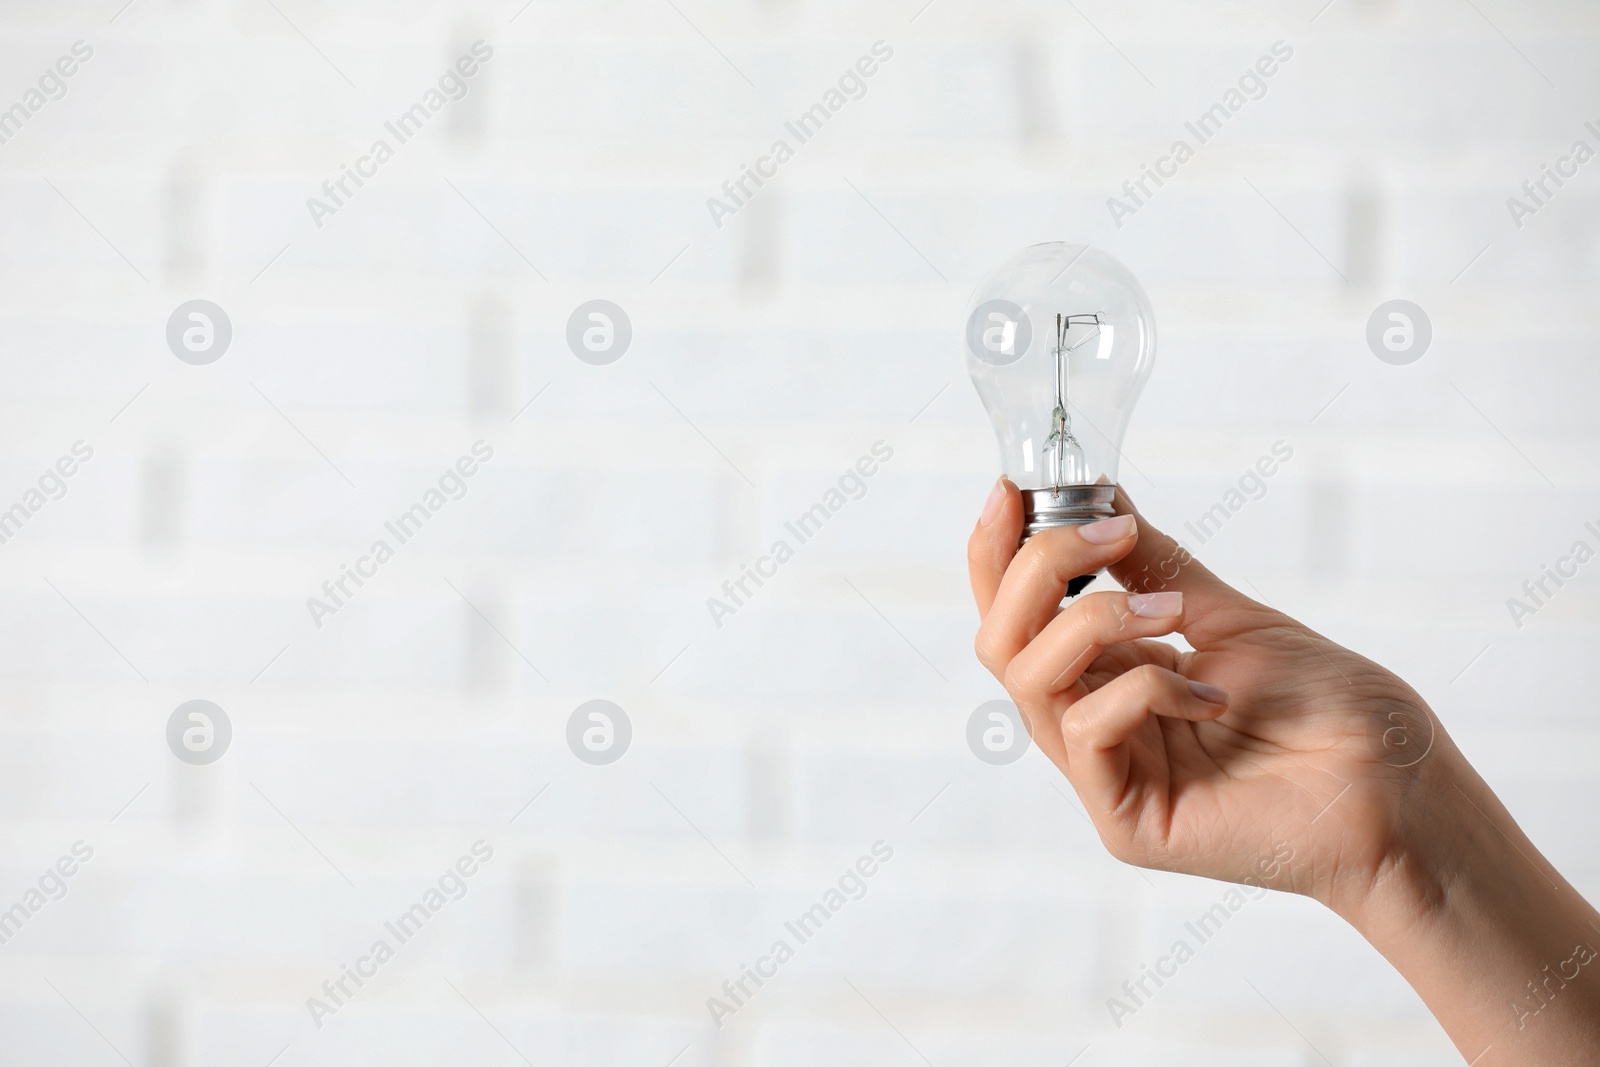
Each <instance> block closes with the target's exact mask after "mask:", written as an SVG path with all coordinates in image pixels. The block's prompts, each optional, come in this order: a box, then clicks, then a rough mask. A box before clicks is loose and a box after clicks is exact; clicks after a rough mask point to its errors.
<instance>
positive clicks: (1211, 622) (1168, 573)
mask: <svg viewBox="0 0 1600 1067" xmlns="http://www.w3.org/2000/svg"><path fill="white" fill-rule="evenodd" d="M1115 506H1116V511H1117V514H1118V515H1132V516H1133V517H1134V521H1135V522H1137V523H1138V526H1139V539H1138V541H1137V542H1135V544H1134V548H1133V551H1132V552H1129V553H1128V554H1127V555H1126V556H1124V557H1122V559H1120V560H1118V561H1117V562H1116V563H1113V564H1112V565H1111V566H1110V568H1109V570H1110V571H1111V576H1112V577H1113V578H1115V579H1116V580H1117V581H1118V582H1120V583H1122V587H1123V588H1124V589H1127V590H1129V591H1131V592H1135V593H1158V592H1163V591H1169V590H1170V591H1173V592H1179V593H1182V594H1183V617H1184V625H1183V627H1182V633H1183V635H1184V637H1185V638H1186V639H1187V640H1188V641H1189V643H1190V644H1191V645H1193V646H1195V647H1196V648H1200V647H1202V645H1204V644H1207V643H1209V641H1210V640H1215V639H1217V638H1219V637H1222V636H1226V635H1227V634H1228V633H1232V632H1235V631H1237V630H1239V629H1241V628H1242V627H1241V626H1240V625H1239V624H1238V618H1239V613H1240V612H1241V611H1244V612H1247V613H1253V612H1254V611H1260V612H1270V611H1271V610H1272V609H1270V608H1267V607H1265V606H1263V605H1261V604H1258V603H1256V602H1255V601H1254V600H1251V599H1250V598H1249V597H1247V596H1245V595H1244V594H1243V593H1241V592H1239V591H1238V590H1237V589H1235V588H1233V587H1232V586H1231V585H1229V584H1228V583H1227V582H1224V581H1223V580H1222V579H1221V578H1218V577H1217V576H1216V575H1215V574H1212V573H1211V572H1210V571H1209V570H1207V569H1206V567H1205V565H1204V564H1202V563H1201V562H1200V561H1199V560H1197V559H1195V558H1194V556H1192V555H1190V554H1189V550H1188V549H1187V548H1184V547H1183V546H1182V545H1180V544H1179V543H1178V542H1177V541H1176V540H1175V539H1173V538H1172V537H1171V536H1169V535H1167V534H1165V533H1163V532H1162V531H1160V530H1158V529H1156V528H1155V527H1154V526H1152V525H1150V523H1149V522H1147V521H1146V520H1145V518H1144V516H1143V515H1141V514H1139V509H1138V508H1136V507H1134V506H1133V501H1132V500H1130V499H1129V498H1128V495H1127V493H1126V492H1125V491H1124V490H1123V488H1122V487H1121V486H1120V485H1119V486H1118V487H1117V497H1116V505H1115Z"/></svg>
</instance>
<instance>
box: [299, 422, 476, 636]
mask: <svg viewBox="0 0 1600 1067" xmlns="http://www.w3.org/2000/svg"><path fill="white" fill-rule="evenodd" d="M474 456H475V457H477V458H476V459H474V458H473V457H474ZM493 457H494V446H492V445H490V444H489V443H488V442H487V441H474V442H473V443H472V455H463V456H461V457H459V458H458V459H457V460H456V461H455V464H454V465H453V466H451V467H447V468H446V469H445V472H444V473H443V474H441V475H439V481H438V484H437V486H430V487H429V488H428V489H426V490H425V491H424V492H423V494H422V498H421V499H420V500H418V501H417V502H416V503H415V504H412V505H411V506H410V507H409V508H407V509H406V510H405V511H402V512H401V513H400V515H399V517H398V518H396V519H394V520H393V521H390V522H386V523H384V524H383V528H384V529H385V530H386V531H388V533H389V534H390V536H392V537H393V538H394V541H395V543H394V545H393V546H391V545H390V544H389V542H388V540H386V539H385V538H382V537H380V538H378V539H377V540H376V541H374V542H372V546H371V547H370V548H368V549H367V553H366V555H364V556H361V557H359V558H358V559H357V560H356V562H355V566H354V567H352V566H351V565H350V564H348V563H341V564H340V565H339V574H338V576H337V577H334V578H329V579H328V580H327V581H325V582H323V583H322V595H323V596H324V597H326V598H327V599H326V600H323V599H320V598H318V597H314V596H312V597H306V610H307V611H309V612H311V621H312V622H313V623H315V624H316V627H317V629H319V630H320V629H322V620H323V619H325V618H327V617H328V616H330V615H337V614H338V613H339V609H340V608H343V607H344V606H345V605H346V604H347V603H349V602H350V600H351V598H353V597H354V596H355V595H356V592H358V591H359V590H360V589H361V587H362V586H364V585H366V584H367V581H368V580H370V579H372V578H376V577H377V576H378V568H379V567H381V566H383V565H384V564H385V563H388V562H389V561H390V560H391V559H393V558H394V553H395V548H397V547H399V546H400V545H403V544H405V543H406V542H407V541H409V540H411V539H412V538H413V537H415V536H417V534H419V533H421V532H422V528H423V526H425V525H427V523H428V520H429V519H431V518H433V517H434V516H435V515H437V514H439V512H441V511H443V510H444V506H445V505H446V504H448V503H449V502H450V501H452V500H460V499H461V498H462V497H464V496H466V495H467V488H468V486H467V480H468V479H469V478H471V477H472V476H473V475H474V474H477V473H478V470H479V465H480V463H487V462H489V460H490V459H492V458H493ZM446 494H448V495H446ZM352 582H353V583H355V589H351V588H350V584H351V583H352ZM341 594H343V595H341Z"/></svg>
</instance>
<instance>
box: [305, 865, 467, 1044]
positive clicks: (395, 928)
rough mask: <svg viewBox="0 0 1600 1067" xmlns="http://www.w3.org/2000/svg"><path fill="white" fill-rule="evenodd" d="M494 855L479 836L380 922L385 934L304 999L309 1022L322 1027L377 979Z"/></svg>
mask: <svg viewBox="0 0 1600 1067" xmlns="http://www.w3.org/2000/svg"><path fill="white" fill-rule="evenodd" d="M493 858H494V847H493V846H492V845H490V844H489V843H488V842H486V841H484V840H482V839H481V838H480V839H479V840H477V841H474V842H473V843H472V848H471V849H470V850H469V851H468V852H467V853H464V854H463V855H462V856H461V857H460V858H458V859H457V860H456V861H455V863H453V864H451V865H450V866H449V867H448V868H446V869H445V872H444V873H443V874H441V875H440V876H439V878H438V880H437V881H436V882H435V884H434V885H432V886H430V887H428V889H427V891H426V892H424V893H423V894H422V897H421V899H420V900H418V901H416V903H414V904H412V905H411V907H409V908H407V909H406V910H405V911H403V912H401V913H400V915H399V917H398V918H396V919H394V920H393V921H390V922H386V923H384V924H383V929H384V933H385V934H387V935H388V936H386V937H379V938H378V939H377V940H375V941H374V942H373V943H372V947H371V948H370V949H368V950H367V952H366V954H365V955H363V956H360V957H358V958H357V959H356V961H355V964H354V965H351V964H347V963H341V964H340V965H339V973H338V975H337V976H335V977H333V978H329V979H327V980H326V981H324V982H323V983H322V996H321V997H307V998H306V1010H307V1011H309V1012H310V1013H311V1021H312V1022H314V1023H316V1024H317V1029H318V1030H320V1029H322V1025H323V1022H324V1020H326V1019H327V1017H328V1016H330V1015H337V1014H338V1013H339V1009H340V1008H343V1007H344V1006H345V1005H347V1004H349V1003H350V1001H351V1000H353V999H354V998H355V995H356V994H357V993H358V992H360V991H361V988H362V987H363V986H365V985H366V984H367V982H369V981H371V980H372V979H373V978H376V977H377V975H378V968H380V967H382V966H383V965H384V964H385V963H388V962H389V961H390V960H392V959H394V957H395V952H396V950H397V949H399V947H400V946H401V945H404V944H405V943H406V942H407V941H410V940H411V939H412V938H413V937H416V936H417V934H418V933H419V932H420V931H421V930H422V927H423V925H424V924H425V923H427V921H428V920H429V919H431V918H433V917H434V916H435V915H438V914H439V913H440V912H441V911H443V910H444V909H445V905H447V904H449V903H450V902H452V901H456V900H460V899H461V898H462V897H464V896H466V895H467V880H468V879H469V878H471V877H472V876H473V875H475V874H477V873H478V870H479V869H480V867H481V866H482V865H483V864H485V863H488V862H489V861H490V860H491V859H493ZM391 938H392V939H393V943H392V944H391V942H390V939H391ZM351 986H354V987H355V988H353V989H352V988H351Z"/></svg>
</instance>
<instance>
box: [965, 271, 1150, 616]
mask: <svg viewBox="0 0 1600 1067" xmlns="http://www.w3.org/2000/svg"><path fill="white" fill-rule="evenodd" d="M965 342H966V343H965V346H964V347H965V349H966V357H967V369H968V371H969V372H970V373H971V375H972V384H973V385H974V386H976V387H977V390H978V396H979V398H980V399H981V400H982V401H983V406H984V408H985V410H987V411H988V413H989V420H990V421H991V422H992V423H993V424H994V431H995V437H996V438H997V439H998V441H999V444H1000V468H1001V470H1002V471H1004V473H1005V475H1006V476H1007V477H1008V478H1010V479H1011V480H1012V481H1013V482H1015V483H1016V484H1017V487H1018V488H1020V489H1021V490H1022V507H1023V515H1024V525H1023V531H1022V537H1023V540H1027V539H1028V537H1030V536H1032V535H1033V534H1035V533H1038V532H1039V531H1040V530H1047V529H1050V528H1052V527H1056V526H1076V525H1081V524H1083V523H1089V522H1094V521H1095V520H1096V519H1103V518H1106V517H1108V516H1110V515H1111V514H1112V513H1113V512H1112V498H1113V497H1114V496H1115V494H1116V482H1117V464H1118V461H1119V460H1120V459H1121V458H1122V435H1123V434H1124V433H1125V432H1126V431H1127V428H1128V419H1129V417H1130V416H1131V415H1132V414H1133V405H1134V403H1135V402H1136V401H1137V400H1138V399H1139V392H1140V390H1141V389H1143V388H1144V383H1145V379H1146V378H1148V377H1149V376H1150V367H1151V365H1152V364H1153V363H1154V362H1155V352H1156V323H1155V313H1154V312H1153V311H1152V310H1151V308H1150V301H1149V298H1147V297H1146V296H1145V294H1144V290H1143V289H1142V288H1141V287H1140V286H1139V282H1138V280H1137V279H1135V278H1134V276H1133V275H1132V274H1130V273H1129V272H1128V269H1127V268H1126V267H1124V266H1123V265H1122V264H1121V263H1118V262H1117V261H1116V260H1115V259H1113V258H1112V257H1111V256H1109V255H1107V254H1106V253H1104V252H1102V251H1100V250H1099V249H1097V248H1091V247H1090V246H1088V245H1075V244H1067V243H1065V242H1060V241H1056V242H1051V243H1048V244H1038V245H1033V246H1032V247H1030V248H1025V249H1023V250H1022V251H1021V252H1019V253H1017V254H1016V255H1015V256H1013V257H1011V258H1010V259H1009V260H1007V261H1006V262H1005V263H1003V264H1001V265H1000V266H999V267H997V268H996V269H995V270H993V271H991V272H990V273H989V275H988V276H987V277H985V278H984V279H983V280H982V281H981V282H979V283H978V287H977V289H975V290H974V291H973V294H972V301H971V303H970V304H969V305H968V308H967V327H966V337H965ZM1091 578H1092V576H1088V577H1085V578H1083V579H1079V581H1078V583H1075V584H1076V585H1077V588H1074V589H1069V592H1070V593H1071V594H1073V595H1075V594H1076V593H1077V592H1078V591H1079V590H1080V589H1081V588H1082V586H1084V585H1087V584H1088V582H1089V580H1091Z"/></svg>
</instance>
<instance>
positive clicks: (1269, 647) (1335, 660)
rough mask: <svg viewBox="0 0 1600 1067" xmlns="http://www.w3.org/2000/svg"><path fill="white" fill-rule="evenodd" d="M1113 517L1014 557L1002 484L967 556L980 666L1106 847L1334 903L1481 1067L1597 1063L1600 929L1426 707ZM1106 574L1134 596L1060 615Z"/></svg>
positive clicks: (1127, 856) (1122, 507)
mask: <svg viewBox="0 0 1600 1067" xmlns="http://www.w3.org/2000/svg"><path fill="white" fill-rule="evenodd" d="M1117 511H1118V512H1119V514H1118V516H1117V517H1116V518H1112V519H1105V520H1102V521H1100V522H1098V523H1095V524H1093V525H1089V526H1079V527H1068V528H1063V529H1055V530H1046V531H1044V532H1042V533H1039V534H1037V535H1035V536H1034V537H1031V538H1029V540H1028V543H1027V544H1025V545H1023V546H1022V548H1021V550H1020V551H1019V550H1018V549H1017V542H1018V539H1019V538H1020V536H1021V531H1022V503H1021V497H1020V494H1019V493H1018V491H1017V488H1016V486H1014V485H1012V484H1011V483H1010V482H1007V481H1005V480H1003V479H1002V481H1001V482H1000V484H999V485H997V486H996V487H995V491H994V493H993V494H991V496H990V498H989V500H988V502H987V503H986V504H985V505H984V508H983V513H982V517H981V518H980V520H979V522H978V526H977V528H976V529H975V530H974V531H973V533H972V538H971V540H970V542H969V543H968V547H967V561H968V567H969V569H970V571H971V576H972V592H973V596H974V597H975V598H976V600H977V602H978V612H979V614H980V615H981V616H982V619H983V621H982V625H981V626H980V627H979V630H978V639H977V652H978V658H979V659H980V660H981V661H982V662H983V664H984V666H986V667H988V668H989V670H990V671H992V672H993V673H994V675H995V677H997V678H999V679H1000V680H1001V682H1002V683H1003V684H1004V685H1005V687H1006V691H1007V692H1008V693H1010V694H1011V697H1012V699H1013V700H1014V701H1015V702H1016V704H1017V706H1018V707H1019V708H1020V709H1021V711H1022V713H1023V715H1024V716H1025V717H1026V719H1027V721H1028V724H1029V728H1030V732H1031V733H1032V736H1033V740H1034V742H1035V743H1036V744H1037V745H1038V746H1039V748H1040V750H1041V751H1043V752H1044V753H1045V755H1047V756H1048V757H1049V758H1050V759H1051V761H1052V762H1054V763H1055V765H1056V766H1057V767H1059V768H1060V769H1061V771H1062V773H1063V774H1065V775H1066V776H1067V778H1068V779H1069V780H1070V781H1071V782H1072V786H1073V788H1074V789H1075V790H1077V793H1078V797H1079V798H1080V799H1081V800H1082V802H1083V805H1084V808H1085V809H1086V810H1087V812H1088V814H1089V817H1090V818H1091V819H1092V820H1093V821H1094V825H1095V827H1096V829H1097V830H1099V832H1100V837H1101V840H1103V841H1104V842H1105V843H1106V846H1107V847H1108V848H1110V849H1111V850H1112V851H1113V852H1114V853H1115V854H1116V855H1118V856H1119V857H1121V858H1122V859H1123V860H1125V861H1127V862H1130V863H1135V864H1139V865H1140V866H1145V867H1155V868H1160V869H1163V870H1172V871H1183V872H1186V873H1190V874H1198V875H1204V876H1207V877H1211V878H1219V879H1225V880H1228V881H1235V882H1243V881H1249V882H1251V883H1253V884H1258V885H1267V886H1270V887H1272V888H1276V889H1284V890H1289V891H1291V892H1296V893H1302V894H1305V895H1307V896H1311V897H1314V898H1316V899H1318V900H1320V901H1322V902H1323V903H1325V904H1327V905H1328V906H1329V907H1331V908H1333V909H1334V910H1335V911H1337V912H1338V913H1339V914H1340V915H1342V916H1343V917H1344V918H1346V919H1347V920H1348V921H1349V922H1350V923H1351V924H1352V925H1354V926H1355V927H1356V929H1357V930H1359V931H1360V932H1361V933H1362V935H1363V936H1364V937H1366V938H1367V940H1368V941H1370V942H1371V943H1372V944H1373V945H1374V946H1375V947H1376V948H1377V949H1378V950H1379V951H1380V952H1382V953H1383V954H1384V955H1385V956H1386V957H1387V958H1388V959H1389V961H1390V962H1391V963H1393V964H1394V965H1395V966H1396V968H1398V969H1399V971H1400V972H1401V973H1402V974H1403V975H1405V977H1406V979H1407V980H1408V981H1410V983H1411V984H1412V986H1413V987H1414V988H1415V989H1416V990H1417V992H1418V993H1419V994H1420V995H1421V997H1422V999H1423V1000H1424V1001H1425V1002H1427V1004H1428V1006H1429V1008H1430V1009H1432V1011H1433V1013H1434V1015H1435V1016H1437V1017H1438V1019H1439V1021H1440V1022H1441V1023H1442V1024H1443V1025H1444V1027H1445V1029H1446V1030H1447V1031H1448V1032H1449V1034H1450V1036H1451V1038H1452V1039H1453V1040H1454V1041H1455V1043H1456V1047H1457V1048H1458V1049H1460V1051H1461V1052H1462V1054H1463V1056H1464V1058H1465V1059H1466V1060H1467V1061H1468V1062H1470V1063H1472V1064H1474V1065H1476V1067H1499V1065H1512V1064H1515V1065H1523V1064H1526V1065H1530V1067H1531V1065H1538V1067H1549V1065H1555V1064H1561V1065H1565V1064H1573V1065H1578V1064H1588V1065H1592V1064H1596V1063H1600V914H1597V913H1596V912H1595V910H1594V909H1593V908H1592V907H1590V906H1589V904H1588V903H1587V902H1586V901H1585V900H1584V899H1583V898H1582V897H1581V896H1580V895H1579V894H1578V893H1577V892H1576V891H1575V890H1574V889H1573V888H1572V886H1571V885H1569V884H1568V883H1567V882H1566V880H1565V879H1563V878H1562V877H1561V874H1560V872H1558V871H1557V870H1556V869H1555V868H1554V867H1553V866H1551V864H1550V863H1549V861H1548V860H1546V859H1545V858H1544V856H1542V855H1541V854H1540V853H1539V850H1538V849H1537V848H1536V847H1535V846H1534V844H1533V843H1532V842H1531V841H1529V840H1528V838H1527V836H1526V835H1525V834H1524V833H1523V832H1522V830H1521V828H1520V827H1518V826H1517V824H1516V822H1515V821H1514V820H1513V819H1512V818H1511V816H1510V814H1509V813H1508V812H1507V811H1506V809H1505V808H1504V806H1503V805H1501V804H1500V802H1499V799H1498V798H1497V797H1495V795H1494V793H1493V792H1492V791H1491V790H1490V789H1489V787H1488V786H1487V785H1486V784H1485V783H1484V782H1483V780H1482V779H1481V778H1480V777H1479V776H1478V774H1477V772H1476V771H1474V770H1473V768H1472V766H1471V764H1469V763H1468V762H1467V760H1466V759H1465V758H1464V757H1463V756H1462V755H1461V753H1460V751H1459V750H1458V749H1457V748H1456V747H1455V745H1454V744H1453V743H1452V742H1451V740H1450V738H1449V737H1448V736H1447V735H1446V734H1445V732H1444V730H1443V729H1442V728H1441V727H1440V726H1439V724H1438V722H1437V720H1436V719H1435V718H1434V716H1433V713H1432V712H1431V711H1430V710H1429V708H1428V706H1427V705H1426V704H1425V703H1424V702H1423V700H1422V698H1421V697H1420V696H1418V695H1417V693H1416V692H1415V691H1414V690H1413V689H1412V688H1411V687H1410V686H1408V685H1406V683H1405V682H1403V681H1401V680H1400V679H1399V678H1398V677H1396V676H1395V675H1393V674H1391V673H1390V672H1389V671H1386V670H1384V669H1383V668H1382V667H1380V666H1378V665H1377V664H1375V663H1373V662H1372V661H1370V660H1368V659H1365V658H1363V657H1361V656H1358V655H1356V654H1355V653H1354V652H1351V651H1349V650H1348V649H1345V648H1341V647H1340V646H1339V645H1336V644H1334V643H1333V642H1332V641H1329V640H1328V639H1327V638H1325V637H1323V636H1321V635H1320V634H1317V633H1314V632H1312V631H1311V630H1309V629H1307V628H1306V627H1304V626H1302V625H1301V624H1300V623H1298V622H1296V621H1295V620H1293V619H1291V618H1289V617H1288V616H1286V615H1284V614H1282V613H1281V612H1278V611H1274V610H1272V609H1271V608H1269V607H1266V606H1264V605H1262V604H1259V603H1257V602H1256V601H1254V600H1251V599H1250V598H1249V597H1247V596H1245V595H1243V594H1242V593H1240V592H1238V591H1237V590H1235V589H1233V588H1231V587H1229V586H1228V585H1226V584H1224V583H1223V582H1222V581H1220V580H1219V579H1218V578H1217V577H1216V576H1215V575H1213V574H1212V573H1211V572H1210V571H1208V570H1206V569H1205V568H1204V567H1202V566H1201V565H1200V564H1199V563H1198V562H1196V561H1195V560H1194V559H1193V558H1192V557H1190V555H1189V554H1188V552H1186V551H1185V550H1184V549H1183V548H1182V547H1180V546H1179V545H1178V544H1177V543H1176V542H1174V541H1173V540H1172V539H1171V538H1170V537H1168V536H1166V535H1165V534H1163V533H1161V532H1160V531H1158V530H1156V529H1154V528H1152V527H1151V526H1150V525H1149V524H1147V523H1145V522H1144V521H1143V520H1142V519H1140V518H1139V517H1138V515H1137V514H1136V513H1134V511H1133V508H1132V506H1131V505H1130V504H1129V503H1128V501H1127V500H1126V498H1125V497H1123V496H1122V494H1121V493H1120V491H1119V493H1118V496H1117ZM1102 567H1106V568H1109V569H1110V571H1111V574H1112V576H1113V577H1115V578H1116V579H1117V581H1119V582H1120V583H1121V584H1122V586H1123V587H1124V589H1126V590H1128V592H1099V593H1091V594H1088V595H1086V596H1081V597H1079V598H1078V599H1076V600H1074V601H1072V602H1071V603H1069V604H1067V605H1065V606H1063V605H1062V602H1061V598H1062V596H1063V594H1064V593H1065V591H1066V587H1067V583H1068V582H1069V581H1070V580H1071V579H1072V578H1074V577H1076V576H1078V575H1081V574H1090V573H1093V572H1095V571H1097V570H1099V569H1100V568H1102ZM1380 607H1381V606H1380ZM1171 633H1178V634H1182V635H1183V637H1184V638H1185V639H1186V640H1187V641H1188V643H1189V645H1190V647H1191V648H1192V649H1193V651H1191V652H1180V651H1178V650H1177V649H1176V648H1174V647H1173V646H1171V645H1168V644H1166V643H1164V642H1161V641H1157V640H1154V639H1155V638H1158V637H1160V636H1162V635H1165V634H1171Z"/></svg>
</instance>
